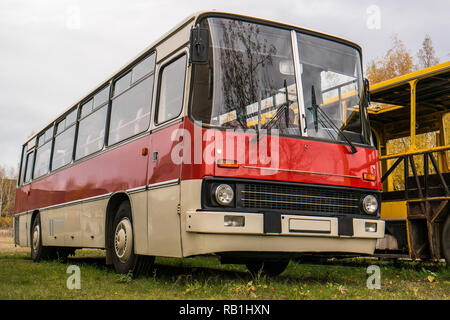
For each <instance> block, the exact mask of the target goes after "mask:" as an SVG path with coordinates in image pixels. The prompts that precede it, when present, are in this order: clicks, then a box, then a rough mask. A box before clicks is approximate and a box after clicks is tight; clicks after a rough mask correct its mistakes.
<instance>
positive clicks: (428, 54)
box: [417, 34, 439, 68]
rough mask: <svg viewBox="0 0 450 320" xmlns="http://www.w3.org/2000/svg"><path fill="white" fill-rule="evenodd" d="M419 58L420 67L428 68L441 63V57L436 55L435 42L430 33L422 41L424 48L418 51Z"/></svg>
mask: <svg viewBox="0 0 450 320" xmlns="http://www.w3.org/2000/svg"><path fill="white" fill-rule="evenodd" d="M417 59H418V60H419V66H420V68H428V67H431V66H434V65H437V64H438V63H439V59H438V58H437V57H436V51H435V50H434V47H433V42H432V41H431V37H430V36H429V35H428V34H427V35H426V36H425V39H424V40H423V42H422V48H420V49H419V51H418V52H417Z"/></svg>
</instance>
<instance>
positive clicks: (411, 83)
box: [369, 61, 450, 259]
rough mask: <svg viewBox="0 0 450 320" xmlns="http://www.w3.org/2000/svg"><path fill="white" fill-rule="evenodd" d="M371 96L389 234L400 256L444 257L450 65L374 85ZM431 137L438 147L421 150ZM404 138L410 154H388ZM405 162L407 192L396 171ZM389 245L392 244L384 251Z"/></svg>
mask: <svg viewBox="0 0 450 320" xmlns="http://www.w3.org/2000/svg"><path fill="white" fill-rule="evenodd" d="M370 94H371V102H375V103H377V105H376V106H372V107H371V108H370V109H369V119H370V122H371V126H372V130H373V133H374V139H375V141H376V144H377V148H378V151H379V154H380V166H381V171H382V176H383V179H382V180H383V202H382V205H381V218H382V219H385V220H386V234H387V235H388V237H394V238H395V239H396V241H395V246H397V250H396V252H401V251H402V250H403V251H406V252H408V253H409V255H410V257H412V258H431V259H439V258H441V257H442V254H441V253H442V252H444V249H443V247H445V246H446V245H448V244H444V243H441V242H443V241H444V240H442V241H441V233H442V230H443V224H444V222H445V221H446V219H447V217H448V212H449V207H450V204H449V200H450V195H449V191H448V179H449V178H450V173H449V172H450V164H449V154H450V152H449V150H450V137H449V135H450V128H449V126H450V61H447V62H444V63H441V64H438V65H436V66H433V67H430V68H426V69H422V70H419V71H416V72H413V73H409V74H406V75H403V76H400V77H396V78H393V79H389V80H386V81H383V82H380V83H376V84H373V85H371V87H370ZM430 133H433V134H435V135H436V145H435V146H426V147H423V146H420V147H419V146H418V145H420V143H418V142H419V140H418V139H419V138H418V135H419V134H420V135H423V134H430ZM399 138H405V139H404V140H403V141H406V140H407V142H408V143H409V146H408V145H407V143H405V142H404V146H405V150H404V151H399V150H395V151H394V152H392V151H393V150H388V149H389V148H387V144H388V142H389V141H392V140H394V139H399ZM389 151H390V152H389ZM436 155H437V156H438V159H437V160H435V156H436ZM430 161H431V164H432V166H431V165H429V162H430ZM417 163H421V164H422V165H423V170H421V169H422V168H421V167H420V166H419V167H418V166H417ZM399 164H403V166H404V168H403V173H404V175H403V179H404V181H403V183H404V185H405V190H396V189H395V188H394V177H392V175H391V173H392V172H393V171H394V168H396V167H397V166H398V165H399ZM430 167H431V168H433V169H434V171H433V174H431V173H430V174H429V168H430ZM411 173H412V174H411ZM385 240H386V239H385ZM383 243H387V242H386V241H384V242H383ZM388 247H389V250H390V249H391V248H392V243H391V244H390V245H389V246H386V247H385V248H384V249H386V248H388ZM379 249H383V248H379ZM386 251H387V249H386Z"/></svg>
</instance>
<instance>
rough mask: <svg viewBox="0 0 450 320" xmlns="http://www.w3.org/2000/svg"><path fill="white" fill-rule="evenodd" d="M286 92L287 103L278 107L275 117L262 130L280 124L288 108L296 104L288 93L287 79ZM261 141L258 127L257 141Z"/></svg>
mask: <svg viewBox="0 0 450 320" xmlns="http://www.w3.org/2000/svg"><path fill="white" fill-rule="evenodd" d="M284 90H285V93H286V102H284V103H282V104H281V106H279V107H278V109H277V111H276V113H275V115H274V116H273V117H272V118H271V119H270V120H269V121H268V122H266V123H265V124H264V125H263V126H262V127H261V129H271V128H272V126H273V125H274V124H276V123H278V121H279V120H280V119H281V115H282V113H283V112H286V110H287V108H288V107H289V106H290V105H291V104H292V103H294V101H289V93H288V88H287V82H286V79H284ZM285 120H286V123H287V122H288V118H287V117H285ZM259 140H261V135H260V133H259V127H256V141H259ZM251 142H255V141H254V139H252V140H251Z"/></svg>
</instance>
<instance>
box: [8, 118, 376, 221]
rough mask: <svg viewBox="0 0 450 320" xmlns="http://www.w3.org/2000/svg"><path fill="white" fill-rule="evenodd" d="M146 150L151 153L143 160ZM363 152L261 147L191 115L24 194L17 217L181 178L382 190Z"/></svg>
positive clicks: (265, 143) (321, 145)
mask: <svg viewBox="0 0 450 320" xmlns="http://www.w3.org/2000/svg"><path fill="white" fill-rule="evenodd" d="M238 141H239V142H238ZM276 145H278V147H275V148H274V146H276ZM143 148H149V152H148V154H147V155H145V156H143V155H142V149H143ZM357 149H358V152H357V153H355V154H351V153H350V151H349V150H350V149H349V147H348V146H347V145H344V144H336V143H327V142H319V141H313V140H307V139H297V138H288V137H279V138H275V139H273V138H271V137H268V136H261V137H260V141H256V135H255V134H248V133H239V132H226V131H219V130H207V129H204V128H201V127H199V126H197V125H194V124H193V123H192V122H191V121H190V120H189V119H188V118H187V117H186V118H184V121H183V122H178V123H176V124H174V125H172V126H169V127H167V128H164V129H161V130H158V131H156V132H154V133H152V134H151V135H146V136H144V137H142V138H139V139H136V140H134V141H130V142H129V143H126V144H124V145H122V146H119V147H117V148H113V149H111V150H109V151H107V152H104V153H101V154H99V155H96V156H94V157H92V158H90V159H86V160H85V161H81V162H79V163H76V164H75V165H74V166H72V167H69V168H66V169H62V170H60V171H58V172H56V173H54V174H51V175H49V176H48V177H45V178H43V179H40V180H38V181H36V182H33V183H32V184H30V185H26V186H24V187H22V188H20V189H18V190H17V194H16V205H15V213H21V212H25V211H29V210H34V209H39V208H43V207H47V206H51V205H56V204H61V203H65V202H70V201H75V200H80V199H85V198H89V197H93V196H98V195H103V194H107V193H112V192H116V191H119V190H128V189H132V188H137V187H142V186H145V185H147V184H150V185H151V184H154V183H159V182H165V181H169V180H174V179H178V178H180V177H181V179H182V180H189V179H202V178H203V177H205V176H218V177H234V178H247V179H263V180H276V181H288V182H302V183H312V184H323V185H334V186H343V187H356V188H366V189H376V190H381V182H380V170H379V166H378V153H377V151H376V150H374V149H369V148H357ZM219 150H220V151H219ZM154 152H157V153H158V157H157V160H154V159H153V156H154ZM277 155H278V156H277ZM149 159H150V160H149ZM219 159H226V160H237V161H238V162H239V168H219V167H217V165H216V162H217V160H219ZM261 168H263V169H261ZM275 169H276V170H275ZM364 172H370V173H375V174H376V176H377V181H375V182H370V181H364V180H363V179H362V175H363V173H364ZM147 177H148V178H147Z"/></svg>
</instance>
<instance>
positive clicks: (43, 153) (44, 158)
mask: <svg viewBox="0 0 450 320" xmlns="http://www.w3.org/2000/svg"><path fill="white" fill-rule="evenodd" d="M51 148H52V143H51V141H48V142H46V143H45V144H44V145H42V146H39V148H38V149H37V151H36V163H35V164H34V174H33V178H39V177H42V176H43V175H44V174H47V173H48V172H49V166H50V151H51Z"/></svg>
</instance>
